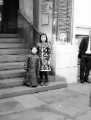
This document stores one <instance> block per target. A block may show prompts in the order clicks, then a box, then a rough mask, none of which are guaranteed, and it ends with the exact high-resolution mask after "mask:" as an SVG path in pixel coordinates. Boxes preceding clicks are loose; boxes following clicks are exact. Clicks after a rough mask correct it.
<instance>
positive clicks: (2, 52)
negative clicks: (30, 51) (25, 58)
mask: <svg viewBox="0 0 91 120" xmlns="http://www.w3.org/2000/svg"><path fill="white" fill-rule="evenodd" d="M26 53H27V50H26V49H22V48H19V49H13V48H12V49H0V55H17V54H18V55H19V54H26Z"/></svg>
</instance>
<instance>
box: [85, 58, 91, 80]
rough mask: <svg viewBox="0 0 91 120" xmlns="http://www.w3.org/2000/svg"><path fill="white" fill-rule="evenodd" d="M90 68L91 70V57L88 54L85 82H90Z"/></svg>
mask: <svg viewBox="0 0 91 120" xmlns="http://www.w3.org/2000/svg"><path fill="white" fill-rule="evenodd" d="M90 70H91V57H90V56H87V58H86V67H85V77H84V81H85V82H89V81H88V76H89V72H90Z"/></svg>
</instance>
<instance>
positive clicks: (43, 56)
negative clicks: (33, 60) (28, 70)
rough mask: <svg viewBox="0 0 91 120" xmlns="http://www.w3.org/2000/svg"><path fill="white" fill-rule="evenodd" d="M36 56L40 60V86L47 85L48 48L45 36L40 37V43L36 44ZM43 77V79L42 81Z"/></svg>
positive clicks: (48, 67) (48, 68)
mask: <svg viewBox="0 0 91 120" xmlns="http://www.w3.org/2000/svg"><path fill="white" fill-rule="evenodd" d="M38 54H39V58H40V81H39V83H40V85H48V72H49V71H51V68H50V47H49V44H48V41H47V35H46V34H41V35H40V43H39V44H38ZM43 77H45V78H44V79H43Z"/></svg>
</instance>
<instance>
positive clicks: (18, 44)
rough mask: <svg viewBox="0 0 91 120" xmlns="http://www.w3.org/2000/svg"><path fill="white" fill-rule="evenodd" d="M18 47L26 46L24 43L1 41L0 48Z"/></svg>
mask: <svg viewBox="0 0 91 120" xmlns="http://www.w3.org/2000/svg"><path fill="white" fill-rule="evenodd" d="M4 48H5V49H6V48H8V49H11V48H13V49H17V48H24V45H23V44H22V43H0V49H4Z"/></svg>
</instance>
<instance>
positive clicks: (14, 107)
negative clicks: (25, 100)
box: [0, 100, 24, 115]
mask: <svg viewBox="0 0 91 120" xmlns="http://www.w3.org/2000/svg"><path fill="white" fill-rule="evenodd" d="M21 110H24V107H23V105H22V104H21V103H19V102H17V101H14V100H13V101H7V102H4V103H0V115H6V114H9V113H13V112H20V111H21Z"/></svg>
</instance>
